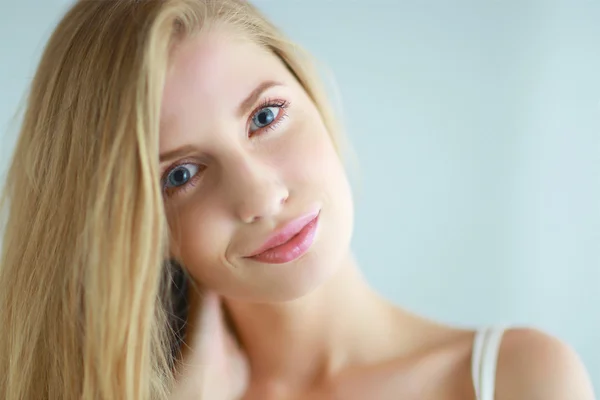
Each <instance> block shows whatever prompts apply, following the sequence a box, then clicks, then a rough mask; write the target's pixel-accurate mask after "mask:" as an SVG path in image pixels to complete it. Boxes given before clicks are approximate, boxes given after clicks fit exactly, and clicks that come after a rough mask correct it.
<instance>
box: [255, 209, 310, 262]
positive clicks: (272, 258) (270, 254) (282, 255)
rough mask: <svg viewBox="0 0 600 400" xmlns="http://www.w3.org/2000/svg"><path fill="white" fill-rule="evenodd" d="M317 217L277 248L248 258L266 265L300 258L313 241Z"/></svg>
mask: <svg viewBox="0 0 600 400" xmlns="http://www.w3.org/2000/svg"><path fill="white" fill-rule="evenodd" d="M318 222H319V216H316V217H315V219H313V220H312V221H310V222H309V223H308V224H306V226H305V227H304V228H302V230H301V231H300V232H298V233H297V234H296V236H294V237H293V238H291V239H290V240H288V241H287V242H285V243H284V244H281V245H279V246H277V247H273V248H271V249H269V250H267V251H264V252H262V253H260V254H257V255H255V256H252V257H250V259H251V260H254V261H258V262H262V263H266V264H285V263H288V262H290V261H294V260H296V259H298V258H300V257H302V256H303V255H304V254H305V253H306V252H307V251H308V249H310V246H312V244H313V242H314V240H315V233H316V231H317V223H318Z"/></svg>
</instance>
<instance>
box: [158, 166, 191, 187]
mask: <svg viewBox="0 0 600 400" xmlns="http://www.w3.org/2000/svg"><path fill="white" fill-rule="evenodd" d="M198 170H199V167H198V166H197V165H196V164H183V165H180V166H178V167H176V168H174V169H173V170H172V171H171V172H169V175H167V178H166V182H165V188H176V187H179V186H183V185H185V184H186V183H188V182H189V180H190V179H192V178H193V177H194V175H196V174H197V173H198Z"/></svg>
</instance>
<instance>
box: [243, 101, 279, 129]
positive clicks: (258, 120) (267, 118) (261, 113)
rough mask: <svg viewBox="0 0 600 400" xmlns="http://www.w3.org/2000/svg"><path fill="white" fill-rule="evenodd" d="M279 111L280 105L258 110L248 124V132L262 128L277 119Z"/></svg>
mask: <svg viewBox="0 0 600 400" xmlns="http://www.w3.org/2000/svg"><path fill="white" fill-rule="evenodd" d="M280 112H281V107H265V108H261V109H260V110H258V112H257V113H256V114H254V116H253V117H252V123H251V124H250V132H255V131H257V130H259V129H262V128H264V127H266V126H268V125H270V124H271V123H273V121H275V119H277V116H278V115H279V113H280Z"/></svg>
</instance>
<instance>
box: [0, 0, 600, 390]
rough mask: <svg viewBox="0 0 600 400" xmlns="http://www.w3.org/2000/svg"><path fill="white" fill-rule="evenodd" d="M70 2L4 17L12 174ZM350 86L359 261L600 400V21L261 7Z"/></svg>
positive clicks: (588, 13) (19, 6)
mask: <svg viewBox="0 0 600 400" xmlns="http://www.w3.org/2000/svg"><path fill="white" fill-rule="evenodd" d="M68 3H69V2H68V1H66V0H43V1H42V0H27V1H24V0H19V1H7V0H0V93H1V96H0V133H1V136H0V172H2V173H3V172H4V171H5V170H6V166H7V164H8V160H9V157H10V154H11V152H12V149H13V144H14V141H15V136H16V132H17V129H18V122H19V120H18V119H16V120H15V119H13V116H14V114H15V112H16V110H17V106H18V104H19V102H20V101H21V100H22V98H23V94H24V92H25V90H26V88H27V86H28V84H29V82H30V80H31V77H32V74H33V71H34V68H35V65H36V62H37V60H38V58H39V55H40V51H41V49H42V47H43V44H44V41H45V40H46V39H47V37H48V35H49V34H50V32H51V29H52V28H53V26H54V24H55V23H56V21H57V19H58V17H59V15H60V14H61V12H62V11H63V10H64V7H65V5H66V4H68ZM256 4H258V6H259V7H260V8H261V9H262V10H263V11H264V12H265V13H266V14H267V15H269V16H270V17H272V19H273V20H274V21H275V23H276V24H277V25H279V26H280V27H282V28H283V29H284V30H285V31H286V32H287V33H288V34H289V35H290V36H292V37H293V38H294V39H296V40H297V41H299V42H300V43H301V44H303V45H304V46H305V47H307V48H308V49H309V50H311V51H312V52H313V53H314V54H315V55H316V56H317V57H318V58H319V59H320V60H321V61H322V62H324V63H325V64H326V65H328V66H329V68H330V70H331V71H332V72H333V73H334V75H335V77H336V81H337V87H338V89H339V91H340V93H341V101H342V103H343V111H344V114H345V124H346V127H347V130H348V134H349V135H350V138H351V140H352V143H353V145H354V148H355V150H356V153H357V155H358V159H359V162H360V165H359V167H360V182H361V185H360V187H358V186H357V198H356V202H357V204H356V211H357V216H356V232H355V238H354V248H355V251H356V254H357V257H358V258H359V260H360V262H361V264H362V267H363V269H364V271H365V274H366V275H367V277H368V279H369V280H370V281H371V282H372V284H373V285H374V286H375V287H376V288H378V289H379V290H380V291H381V292H382V293H384V294H385V295H386V296H387V297H389V298H390V299H392V300H394V301H395V302H396V303H398V304H400V305H402V306H404V307H407V308H409V309H411V310H413V311H415V312H419V313H422V314H425V315H427V316H429V317H432V318H436V319H439V320H442V321H447V322H451V323H457V324H464V325H473V326H479V325H483V324H489V323H506V324H524V325H533V326H537V327H540V328H542V329H545V330H547V331H549V332H550V333H553V334H555V335H558V336H559V337H561V338H562V339H564V340H567V341H568V342H570V343H571V344H572V345H573V346H574V347H575V348H576V350H577V351H578V352H579V353H580V354H581V355H582V357H583V360H584V362H585V363H586V365H587V367H588V369H589V370H590V373H591V375H592V379H593V381H594V384H595V387H596V390H597V391H600V337H599V336H600V335H599V332H600V294H599V293H598V292H599V289H600V3H599V2H597V1H589V0H588V1H585V0H578V1H572V0H571V1H569V0H564V1H560V2H559V1H551V0H547V1H542V0H540V1H522V0H511V1H492V0H489V1H478V0H454V1H445V0H437V1H434V0H430V1H408V0H407V1H392V0H389V1H382V0H379V1H368V2H367V1H348V0H329V1H326V0H322V1H316V0H302V1H299V0H298V1H294V0H287V1H281V0H280V1H275V0H258V1H256Z"/></svg>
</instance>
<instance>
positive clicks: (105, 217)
mask: <svg viewBox="0 0 600 400" xmlns="http://www.w3.org/2000/svg"><path fill="white" fill-rule="evenodd" d="M209 23H225V24H230V25H233V26H235V27H236V28H237V29H238V30H239V31H240V32H242V33H243V34H246V35H248V37H250V38H251V39H253V40H255V41H256V42H257V43H259V44H261V45H263V46H265V47H266V48H269V49H270V50H271V51H273V52H274V53H275V54H276V55H277V56H279V57H280V59H281V60H282V61H283V62H284V63H285V64H286V65H287V67H288V68H289V70H290V71H291V72H292V73H293V74H294V75H295V76H296V78H297V79H298V81H299V82H300V83H301V84H302V85H303V87H304V88H305V90H306V92H307V93H308V95H309V96H310V97H311V98H312V99H313V101H314V102H315V104H316V105H317V107H318V109H319V110H320V112H321V115H322V117H323V119H324V121H325V124H326V125H327V127H328V129H329V131H330V133H332V134H333V135H335V134H336V133H337V132H339V129H338V127H337V126H336V119H335V118H333V113H332V111H331V109H330V107H329V105H328V103H327V100H326V94H325V90H324V88H323V87H322V86H321V84H320V81H319V79H318V74H317V73H316V72H315V70H314V68H313V64H312V62H311V61H310V59H309V57H308V56H307V54H306V53H304V52H303V51H301V49H300V48H299V47H298V46H296V45H295V44H293V43H292V42H290V41H289V40H287V39H286V38H285V37H284V36H283V35H282V34H281V32H280V31H279V30H278V29H277V28H276V27H275V26H273V25H272V24H271V23H270V22H268V21H267V20H266V19H265V18H264V17H263V16H262V15H261V14H260V13H259V12H258V11H257V10H256V9H255V8H254V7H253V6H251V5H250V4H249V3H247V2H246V1H243V0H217V1H211V0H102V1H85V0H83V1H79V2H77V3H76V4H74V5H73V6H72V8H71V9H70V10H69V11H68V12H67V14H66V15H65V16H64V17H63V19H62V21H61V22H60V23H59V25H58V26H57V28H56V30H55V31H54V33H53V34H52V35H51V37H50V39H49V42H48V43H47V45H46V48H45V50H44V53H43V56H42V58H41V61H40V64H39V66H38V69H37V72H36V75H35V78H34V80H33V83H32V86H31V89H30V92H29V96H28V100H27V105H26V110H25V113H24V119H23V123H22V127H21V131H20V135H19V139H18V143H17V146H16V151H15V153H14V158H13V160H12V164H11V167H10V170H9V173H8V176H7V181H6V187H5V190H4V192H3V199H4V201H3V204H4V206H5V207H6V208H5V209H4V210H6V211H8V212H7V220H6V225H5V233H4V239H3V240H4V242H3V246H2V247H3V249H2V258H1V261H0V398H2V399H9V400H13V399H14V400H16V399H64V400H70V399H81V398H85V399H111V400H115V399H128V400H129V399H131V400H147V399H165V398H167V397H168V396H169V392H170V389H171V387H172V384H173V381H174V373H173V369H174V366H173V364H172V357H171V349H170V346H171V344H172V341H173V334H172V331H171V329H170V325H169V313H170V312H171V309H170V305H169V301H168V296H166V295H165V293H168V291H167V290H166V289H165V287H166V286H165V285H164V283H165V282H168V281H169V277H168V276H167V275H166V274H165V267H164V265H165V258H166V255H167V243H168V234H169V233H168V228H167V223H166V220H165V213H164V205H163V199H162V193H161V189H160V184H159V178H158V175H159V174H158V137H159V115H160V113H159V111H160V108H161V98H162V90H163V85H164V80H165V75H166V72H167V70H168V68H169V53H170V49H171V48H172V45H173V43H174V42H175V41H177V40H181V39H183V38H185V37H186V36H189V35H192V34H197V33H198V32H199V31H200V30H201V29H204V28H205V27H206V25H207V24H209ZM339 139H340V138H339V137H337V138H336V142H337V144H338V146H339V144H340V142H339ZM165 277H166V278H165Z"/></svg>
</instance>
